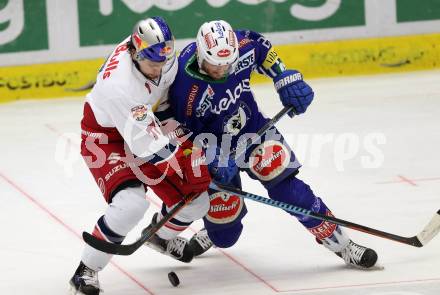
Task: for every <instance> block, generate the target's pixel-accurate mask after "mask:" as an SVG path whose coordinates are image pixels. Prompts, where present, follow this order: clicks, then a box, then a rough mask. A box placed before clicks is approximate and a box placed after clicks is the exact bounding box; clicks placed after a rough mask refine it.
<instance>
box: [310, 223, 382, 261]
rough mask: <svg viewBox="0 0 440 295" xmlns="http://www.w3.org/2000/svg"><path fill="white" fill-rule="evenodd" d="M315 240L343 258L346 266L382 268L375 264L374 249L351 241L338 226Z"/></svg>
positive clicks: (375, 254)
mask: <svg viewBox="0 0 440 295" xmlns="http://www.w3.org/2000/svg"><path fill="white" fill-rule="evenodd" d="M317 241H318V243H320V244H323V245H324V246H325V247H326V248H327V249H329V250H330V251H332V252H334V253H335V254H336V255H338V256H339V257H341V258H342V259H344V261H345V264H347V265H348V266H351V267H356V268H359V269H383V267H381V266H377V265H376V262H377V258H378V257H377V253H376V251H374V250H373V249H370V248H367V247H364V246H362V245H359V244H356V243H355V242H353V241H352V240H351V239H349V238H348V236H347V235H346V234H345V232H344V231H343V230H342V229H341V227H340V226H338V227H337V228H336V230H335V231H334V233H333V234H332V235H331V236H330V237H328V238H325V239H323V240H318V239H317Z"/></svg>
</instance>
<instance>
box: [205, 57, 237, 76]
mask: <svg viewBox="0 0 440 295" xmlns="http://www.w3.org/2000/svg"><path fill="white" fill-rule="evenodd" d="M230 67H231V66H230V65H224V66H216V65H212V64H210V63H208V62H206V61H203V63H202V69H203V70H204V71H205V72H206V73H207V74H208V76H209V77H211V78H212V79H214V80H220V79H223V78H224V77H225V76H226V75H227V74H228V72H229V69H230Z"/></svg>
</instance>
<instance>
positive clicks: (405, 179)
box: [377, 175, 440, 186]
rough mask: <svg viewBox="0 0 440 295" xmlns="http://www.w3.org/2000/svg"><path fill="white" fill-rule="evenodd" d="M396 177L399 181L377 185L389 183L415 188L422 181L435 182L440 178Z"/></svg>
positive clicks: (383, 182) (387, 182)
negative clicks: (403, 184) (406, 184)
mask: <svg viewBox="0 0 440 295" xmlns="http://www.w3.org/2000/svg"><path fill="white" fill-rule="evenodd" d="M397 177H398V178H399V180H392V181H382V182H377V184H389V183H402V182H404V183H409V184H410V185H412V186H417V182H424V181H435V180H440V177H430V178H412V179H410V178H408V177H404V176H402V175H397Z"/></svg>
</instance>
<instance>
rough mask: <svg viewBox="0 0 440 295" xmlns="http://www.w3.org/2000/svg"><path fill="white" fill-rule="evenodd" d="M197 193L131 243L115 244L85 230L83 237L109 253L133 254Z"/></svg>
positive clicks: (87, 241) (188, 197)
mask: <svg viewBox="0 0 440 295" xmlns="http://www.w3.org/2000/svg"><path fill="white" fill-rule="evenodd" d="M196 196H197V194H193V195H189V196H187V197H184V199H183V200H182V201H180V202H179V203H177V205H176V206H175V207H174V208H173V209H171V210H170V212H168V213H167V214H166V215H165V216H164V217H163V218H162V219H161V220H160V221H159V222H157V223H156V224H155V225H153V226H152V227H150V228H149V230H147V231H146V232H144V233H143V234H142V235H141V237H140V238H139V239H137V240H136V241H135V242H133V243H131V244H126V245H122V244H114V243H111V242H107V241H104V240H101V239H98V238H96V237H95V236H93V235H91V234H89V233H88V232H85V231H84V232H83V233H82V237H83V239H84V241H85V242H86V243H87V244H89V245H90V246H92V247H93V248H95V249H97V250H99V251H102V252H105V253H108V254H116V255H131V254H133V253H134V252H135V251H136V250H137V249H139V248H140V247H141V246H142V245H143V244H144V243H145V242H146V241H148V240H149V239H150V238H151V237H152V236H153V235H154V234H155V233H156V232H157V231H158V230H159V229H160V228H161V227H162V226H163V225H164V224H165V223H167V222H168V221H169V220H170V219H172V218H173V217H174V216H175V215H176V214H177V213H178V212H179V211H180V210H181V209H182V208H183V207H185V206H186V205H187V204H189V203H190V202H191V201H192V200H193V199H194V198H195V197H196Z"/></svg>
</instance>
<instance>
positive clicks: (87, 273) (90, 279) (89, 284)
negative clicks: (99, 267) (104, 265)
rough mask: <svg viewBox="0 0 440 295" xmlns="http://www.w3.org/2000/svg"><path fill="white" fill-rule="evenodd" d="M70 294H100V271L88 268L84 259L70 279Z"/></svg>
mask: <svg viewBox="0 0 440 295" xmlns="http://www.w3.org/2000/svg"><path fill="white" fill-rule="evenodd" d="M69 284H70V294H72V295H74V294H84V295H99V293H100V292H101V289H100V288H99V280H98V272H97V271H94V270H92V269H90V268H88V267H87V266H86V265H85V264H84V263H82V261H81V262H80V264H79V266H78V268H77V269H76V271H75V274H74V275H73V277H72V278H71V279H70V282H69Z"/></svg>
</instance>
